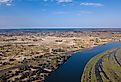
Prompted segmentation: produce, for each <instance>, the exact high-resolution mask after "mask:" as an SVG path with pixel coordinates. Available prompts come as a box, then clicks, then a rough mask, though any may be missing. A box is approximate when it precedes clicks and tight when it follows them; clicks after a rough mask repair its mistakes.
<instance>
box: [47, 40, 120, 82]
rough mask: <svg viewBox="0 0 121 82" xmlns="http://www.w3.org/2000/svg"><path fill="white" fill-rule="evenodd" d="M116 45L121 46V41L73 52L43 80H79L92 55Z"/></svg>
mask: <svg viewBox="0 0 121 82" xmlns="http://www.w3.org/2000/svg"><path fill="white" fill-rule="evenodd" d="M118 46H121V43H118V42H111V43H107V44H105V45H100V46H97V47H95V48H93V49H89V50H84V51H80V52H77V53H74V54H73V55H72V57H70V58H69V59H68V60H67V61H66V62H65V63H64V64H62V65H61V66H60V67H59V68H58V69H57V70H55V71H54V72H52V73H51V74H50V75H49V76H48V77H47V78H46V79H45V82H80V80H81V76H82V73H83V71H84V67H85V65H86V64H87V62H88V61H89V60H90V59H91V58H92V57H94V56H95V55H97V54H99V53H102V52H104V51H106V50H109V49H111V48H115V47H118Z"/></svg>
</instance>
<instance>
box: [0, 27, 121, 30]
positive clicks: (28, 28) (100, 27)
mask: <svg viewBox="0 0 121 82" xmlns="http://www.w3.org/2000/svg"><path fill="white" fill-rule="evenodd" d="M1 29H121V27H21V28H19V27H13V28H0V30H1Z"/></svg>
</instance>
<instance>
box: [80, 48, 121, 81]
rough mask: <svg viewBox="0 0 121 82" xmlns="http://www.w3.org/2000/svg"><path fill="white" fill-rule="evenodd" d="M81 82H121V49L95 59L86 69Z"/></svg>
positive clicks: (115, 49) (102, 54)
mask: <svg viewBox="0 0 121 82" xmlns="http://www.w3.org/2000/svg"><path fill="white" fill-rule="evenodd" d="M81 82H121V47H118V48H114V49H111V50H108V51H106V52H103V53H101V54H99V55H97V56H95V57H93V58H92V59H91V60H90V61H89V62H88V64H87V65H86V67H85V70H84V72H83V75H82V78H81Z"/></svg>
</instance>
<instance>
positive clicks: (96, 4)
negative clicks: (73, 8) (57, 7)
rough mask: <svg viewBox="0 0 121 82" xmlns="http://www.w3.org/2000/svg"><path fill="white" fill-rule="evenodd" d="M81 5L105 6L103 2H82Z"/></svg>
mask: <svg viewBox="0 0 121 82" xmlns="http://www.w3.org/2000/svg"><path fill="white" fill-rule="evenodd" d="M80 5H81V6H96V7H102V6H104V5H103V4H101V3H81V4H80Z"/></svg>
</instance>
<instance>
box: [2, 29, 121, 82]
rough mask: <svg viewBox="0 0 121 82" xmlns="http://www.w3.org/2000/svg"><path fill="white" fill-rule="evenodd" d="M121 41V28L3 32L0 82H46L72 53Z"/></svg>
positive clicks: (3, 30) (10, 30)
mask: <svg viewBox="0 0 121 82" xmlns="http://www.w3.org/2000/svg"><path fill="white" fill-rule="evenodd" d="M120 38H121V29H120V28H115V29H112V28H101V29H90V28H87V29H83V28H81V29H80V28H74V29H0V82H5V81H19V82H20V81H31V82H37V81H39V82H43V81H44V80H45V78H46V77H47V76H48V74H50V73H51V72H53V71H55V70H56V69H57V68H58V67H59V66H60V65H61V64H63V63H64V62H65V61H66V60H67V59H68V58H70V57H71V56H72V55H73V54H72V52H76V51H80V50H82V49H85V48H93V47H96V46H98V45H101V44H105V43H108V42H114V41H115V42H120V41H121V39H120Z"/></svg>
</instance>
